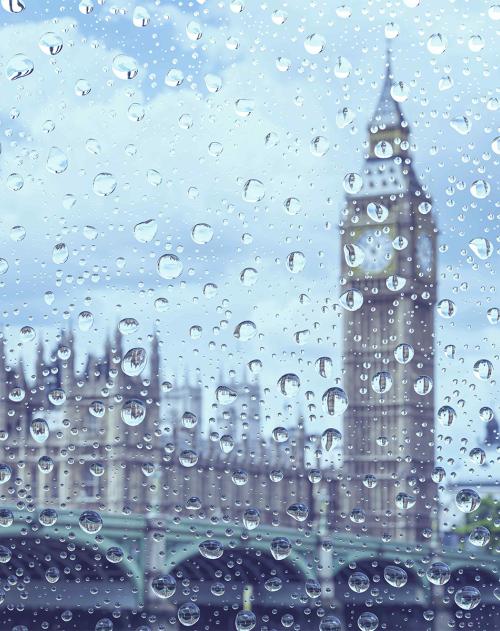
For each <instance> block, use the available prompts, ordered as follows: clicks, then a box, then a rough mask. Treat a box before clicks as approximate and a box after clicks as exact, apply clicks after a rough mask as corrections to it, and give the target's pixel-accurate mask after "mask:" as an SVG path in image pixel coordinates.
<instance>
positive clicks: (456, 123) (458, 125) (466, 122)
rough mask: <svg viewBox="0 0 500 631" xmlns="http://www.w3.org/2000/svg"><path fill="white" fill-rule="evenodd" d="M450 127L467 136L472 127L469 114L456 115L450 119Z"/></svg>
mask: <svg viewBox="0 0 500 631" xmlns="http://www.w3.org/2000/svg"><path fill="white" fill-rule="evenodd" d="M450 127H451V128H452V129H454V130H455V131H456V132H458V133H459V134H462V136H466V135H467V134H468V133H469V132H470V130H471V129H472V123H471V121H470V119H469V118H467V116H455V118H452V119H451V121H450Z"/></svg>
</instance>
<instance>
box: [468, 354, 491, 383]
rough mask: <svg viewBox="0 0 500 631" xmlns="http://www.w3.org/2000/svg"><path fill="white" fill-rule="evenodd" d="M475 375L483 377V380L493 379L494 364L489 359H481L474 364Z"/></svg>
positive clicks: (478, 377) (479, 377)
mask: <svg viewBox="0 0 500 631" xmlns="http://www.w3.org/2000/svg"><path fill="white" fill-rule="evenodd" d="M473 370H474V377H476V378H477V379H481V381H487V380H488V379H491V375H492V374H493V364H492V363H491V362H490V360H489V359H479V360H478V361H477V362H476V363H475V364H474V369H473Z"/></svg>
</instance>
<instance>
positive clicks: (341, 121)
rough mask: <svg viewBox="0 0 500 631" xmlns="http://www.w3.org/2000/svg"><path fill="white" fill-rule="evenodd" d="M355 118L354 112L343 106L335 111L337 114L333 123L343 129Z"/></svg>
mask: <svg viewBox="0 0 500 631" xmlns="http://www.w3.org/2000/svg"><path fill="white" fill-rule="evenodd" d="M355 118H356V114H355V112H353V111H352V110H351V109H349V108H348V107H343V108H342V109H341V110H338V111H337V116H336V117H335V123H336V124H337V127H338V128H339V129H344V128H345V127H349V125H351V124H352V123H353V122H354V120H355Z"/></svg>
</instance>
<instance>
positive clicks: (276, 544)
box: [270, 537, 292, 561]
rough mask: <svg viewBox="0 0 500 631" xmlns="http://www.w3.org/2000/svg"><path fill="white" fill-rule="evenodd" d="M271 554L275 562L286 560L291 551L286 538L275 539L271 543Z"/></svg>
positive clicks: (290, 545)
mask: <svg viewBox="0 0 500 631" xmlns="http://www.w3.org/2000/svg"><path fill="white" fill-rule="evenodd" d="M270 548H271V554H272V555H273V557H274V558H275V559H276V561H282V560H283V559H286V558H287V556H289V554H290V553H291V551H292V544H291V543H290V540H289V539H288V538H287V537H275V538H274V539H273V540H272V541H271V546H270Z"/></svg>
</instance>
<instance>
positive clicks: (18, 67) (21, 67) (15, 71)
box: [5, 53, 35, 81]
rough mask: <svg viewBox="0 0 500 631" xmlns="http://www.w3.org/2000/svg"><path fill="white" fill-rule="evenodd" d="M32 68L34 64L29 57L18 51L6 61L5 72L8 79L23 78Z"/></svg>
mask: <svg viewBox="0 0 500 631" xmlns="http://www.w3.org/2000/svg"><path fill="white" fill-rule="evenodd" d="M34 69H35V66H34V65H33V62H32V61H31V59H29V58H28V57H26V55H23V53H18V54H17V55H14V57H11V58H10V59H9V61H8V62H7V66H6V68H5V74H6V76H7V79H9V81H16V80H17V79H23V78H24V77H27V76H29V75H30V74H31V73H32V72H33V70H34Z"/></svg>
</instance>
